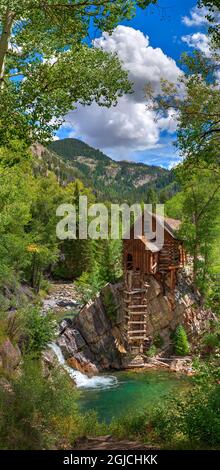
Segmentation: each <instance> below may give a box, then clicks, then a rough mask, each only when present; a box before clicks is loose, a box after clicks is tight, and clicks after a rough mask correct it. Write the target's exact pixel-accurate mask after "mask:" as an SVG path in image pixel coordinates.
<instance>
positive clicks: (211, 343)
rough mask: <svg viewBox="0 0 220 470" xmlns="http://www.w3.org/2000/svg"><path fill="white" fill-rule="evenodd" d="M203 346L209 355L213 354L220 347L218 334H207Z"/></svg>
mask: <svg viewBox="0 0 220 470" xmlns="http://www.w3.org/2000/svg"><path fill="white" fill-rule="evenodd" d="M202 342H203V345H204V347H205V349H206V351H207V353H208V354H212V353H214V352H215V351H216V349H217V348H219V347H220V340H219V334H218V333H207V334H206V335H205V336H204V337H203V341H202Z"/></svg>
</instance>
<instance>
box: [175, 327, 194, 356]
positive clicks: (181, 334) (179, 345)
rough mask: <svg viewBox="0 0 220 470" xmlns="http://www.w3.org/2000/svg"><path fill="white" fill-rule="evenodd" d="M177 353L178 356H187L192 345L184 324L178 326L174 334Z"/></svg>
mask: <svg viewBox="0 0 220 470" xmlns="http://www.w3.org/2000/svg"><path fill="white" fill-rule="evenodd" d="M174 347H175V354H176V355H177V356H187V354H189V352H190V347H189V343H188V339H187V334H186V332H185V329H184V328H183V326H182V325H180V326H178V327H177V329H176V332H175V335H174Z"/></svg>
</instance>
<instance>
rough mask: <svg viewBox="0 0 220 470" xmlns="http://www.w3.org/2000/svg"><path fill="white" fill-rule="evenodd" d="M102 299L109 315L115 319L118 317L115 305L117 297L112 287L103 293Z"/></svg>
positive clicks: (111, 318)
mask: <svg viewBox="0 0 220 470" xmlns="http://www.w3.org/2000/svg"><path fill="white" fill-rule="evenodd" d="M102 300H103V304H104V307H105V312H106V315H107V317H108V318H109V319H110V320H112V321H115V320H116V318H117V306H116V305H115V299H114V296H113V294H112V292H111V290H110V289H108V288H106V290H105V291H104V292H103V293H102Z"/></svg>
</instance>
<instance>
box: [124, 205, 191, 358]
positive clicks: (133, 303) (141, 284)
mask: <svg viewBox="0 0 220 470" xmlns="http://www.w3.org/2000/svg"><path fill="white" fill-rule="evenodd" d="M151 217H152V232H155V231H156V227H157V224H160V225H161V227H162V230H163V237H164V242H163V246H161V245H159V244H158V242H157V240H156V238H153V239H148V238H147V237H146V235H145V230H144V215H143V216H142V223H141V226H142V229H141V233H140V235H138V237H137V238H135V236H134V234H135V230H134V226H133V227H132V228H131V230H130V238H129V239H126V240H124V242H123V245H124V249H123V265H124V316H125V323H126V330H127V340H128V343H129V345H130V350H131V352H132V351H133V352H134V353H142V352H143V350H144V344H145V343H146V341H147V337H146V329H147V309H148V305H147V292H148V287H149V286H148V282H147V280H148V279H149V275H153V276H154V277H155V278H156V279H157V281H158V282H159V283H160V284H161V287H162V290H163V294H164V296H166V293H167V291H168V290H174V289H175V286H176V282H177V272H178V271H179V270H180V269H181V268H182V267H183V266H184V264H185V262H186V253H185V250H184V248H183V243H182V241H181V240H179V239H178V237H177V235H176V231H177V230H178V229H179V227H180V224H181V222H180V221H179V220H175V219H171V218H162V217H161V216H158V215H155V214H151Z"/></svg>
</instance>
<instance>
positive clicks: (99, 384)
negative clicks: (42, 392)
mask: <svg viewBox="0 0 220 470" xmlns="http://www.w3.org/2000/svg"><path fill="white" fill-rule="evenodd" d="M49 347H50V348H51V349H52V350H53V352H54V353H55V354H56V357H57V359H58V362H59V364H60V365H61V366H62V367H63V368H64V369H65V370H66V371H67V372H68V374H69V376H70V377H71V378H72V379H73V380H74V382H75V384H76V386H77V388H85V389H86V388H88V389H107V388H112V387H116V386H117V384H118V380H117V378H116V377H114V376H110V375H109V376H102V375H100V376H94V377H87V375H85V374H83V373H82V372H80V371H78V370H75V369H72V367H70V366H68V364H66V361H65V359H64V356H63V353H62V351H61V349H60V347H59V346H58V345H57V344H56V343H50V344H49Z"/></svg>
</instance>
